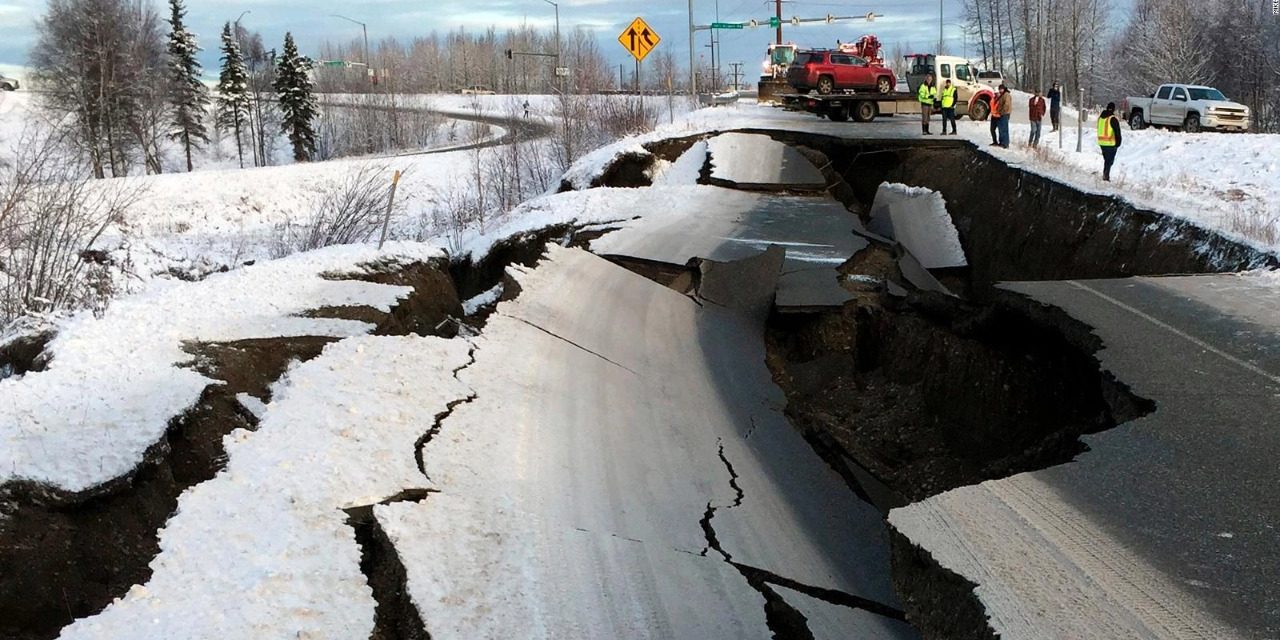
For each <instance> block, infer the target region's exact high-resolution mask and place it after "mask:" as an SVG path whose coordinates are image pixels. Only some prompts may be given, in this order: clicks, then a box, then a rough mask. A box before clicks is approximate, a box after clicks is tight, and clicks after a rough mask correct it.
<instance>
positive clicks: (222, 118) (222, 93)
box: [218, 22, 249, 169]
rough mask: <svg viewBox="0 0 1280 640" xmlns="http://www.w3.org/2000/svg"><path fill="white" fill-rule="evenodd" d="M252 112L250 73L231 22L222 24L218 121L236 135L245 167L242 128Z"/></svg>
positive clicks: (240, 156) (241, 165)
mask: <svg viewBox="0 0 1280 640" xmlns="http://www.w3.org/2000/svg"><path fill="white" fill-rule="evenodd" d="M248 115H249V73H248V71H246V70H245V67H244V57H243V56H241V55H240V45H239V43H237V42H236V37H235V35H234V34H233V33H232V32H231V23H230V22H228V23H226V24H225V25H223V27H222V72H221V74H219V76H218V124H219V125H220V126H223V127H227V128H230V129H231V130H232V131H234V132H235V134H236V155H237V156H239V158H240V168H242V169H243V168H244V145H243V144H242V143H241V136H240V130H241V127H243V126H244V125H245V120H246V119H247V118H248Z"/></svg>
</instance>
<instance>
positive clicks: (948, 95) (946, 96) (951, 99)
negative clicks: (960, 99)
mask: <svg viewBox="0 0 1280 640" xmlns="http://www.w3.org/2000/svg"><path fill="white" fill-rule="evenodd" d="M948 122H950V123H951V135H953V136H954V135H956V88H955V86H954V85H952V84H951V80H950V79H948V80H947V81H946V82H945V83H944V84H943V85H942V135H944V136H945V135H947V123H948Z"/></svg>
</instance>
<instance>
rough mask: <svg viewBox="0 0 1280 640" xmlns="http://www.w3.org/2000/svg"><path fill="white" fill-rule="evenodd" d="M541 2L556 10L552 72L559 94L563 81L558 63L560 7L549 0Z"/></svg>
mask: <svg viewBox="0 0 1280 640" xmlns="http://www.w3.org/2000/svg"><path fill="white" fill-rule="evenodd" d="M542 1H543V2H545V3H547V4H549V5H551V6H552V7H555V10H556V68H555V70H554V71H555V77H556V84H558V85H560V93H564V79H563V77H562V76H561V75H560V67H561V63H560V53H561V52H560V5H559V4H557V3H555V2H552V1H551V0H542Z"/></svg>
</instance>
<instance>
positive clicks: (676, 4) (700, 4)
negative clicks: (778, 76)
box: [0, 0, 976, 74]
mask: <svg viewBox="0 0 1280 640" xmlns="http://www.w3.org/2000/svg"><path fill="white" fill-rule="evenodd" d="M155 2H156V4H157V5H158V6H159V7H160V9H161V13H162V15H165V16H167V15H168V9H167V2H166V1H165V0H155ZM943 3H944V15H945V20H944V22H946V23H949V24H948V25H947V26H946V27H945V32H944V33H945V36H946V40H947V44H946V46H947V49H948V52H949V53H950V52H955V53H959V52H960V50H961V49H962V46H963V44H964V42H963V39H962V37H961V30H960V26H959V22H960V14H961V8H960V0H943ZM44 6H45V2H44V0H0V73H10V74H13V73H20V72H21V71H22V69H21V67H22V66H23V65H25V63H26V60H27V50H28V48H29V47H30V46H31V44H32V42H33V41H34V39H35V28H34V24H35V22H36V21H37V20H38V19H39V17H40V15H41V14H42V13H43V11H44ZM187 6H188V11H189V13H188V26H189V28H190V29H191V30H192V31H194V32H195V33H196V34H197V36H199V38H200V44H201V46H202V47H204V48H205V51H204V53H203V54H202V62H203V63H204V65H205V67H206V69H215V68H216V65H217V51H216V49H217V36H218V33H219V31H220V30H221V26H222V24H223V23H224V22H226V21H228V20H232V21H234V20H235V19H236V17H237V16H239V15H240V12H242V11H248V12H249V13H248V14H247V15H245V16H244V18H243V20H242V21H241V24H242V25H244V26H245V27H247V28H250V29H254V30H257V31H259V32H261V33H262V34H263V37H264V38H265V39H267V40H268V41H270V42H278V41H281V40H282V39H283V37H284V32H285V31H292V32H293V34H294V37H295V38H297V40H298V42H299V46H300V47H301V48H302V49H303V51H304V53H313V52H314V51H315V49H316V47H317V46H318V45H319V44H320V43H321V42H323V41H325V40H331V41H345V40H348V39H351V38H358V37H359V36H360V27H359V26H358V25H355V24H352V23H350V22H346V21H343V20H340V19H338V18H334V17H331V16H330V14H334V13H340V14H343V15H346V16H348V17H350V18H353V19H356V20H360V21H363V22H365V23H367V24H368V26H369V39H370V42H373V41H376V40H377V39H378V38H380V37H386V36H397V37H412V36H415V35H425V34H429V33H430V32H431V31H433V30H434V31H440V32H444V31H449V30H452V29H456V28H458V27H466V28H468V29H472V28H474V29H482V28H485V27H488V26H490V25H494V26H497V27H499V28H502V27H508V26H514V25H518V24H520V23H528V24H530V25H532V26H535V27H545V28H550V27H551V26H552V25H554V23H555V19H554V15H555V14H554V10H553V9H552V7H551V5H549V4H547V3H546V2H545V1H544V0H463V1H461V2H446V1H443V0H344V1H339V0H217V1H213V0H188V2H187ZM773 6H774V5H773V2H772V0H720V2H719V15H720V18H721V20H722V21H725V22H736V21H745V20H748V19H751V18H757V19H767V18H768V17H769V16H770V15H771V14H772V13H773ZM687 11H688V4H687V0H647V1H646V2H642V3H641V2H633V1H632V2H622V1H615V0H560V24H561V29H562V31H567V30H569V29H574V28H585V29H591V30H593V31H595V32H596V35H597V37H598V38H599V40H600V44H601V48H602V49H603V50H604V51H605V53H606V54H607V55H608V56H610V58H611V60H612V61H613V63H614V64H619V63H623V62H629V61H630V60H631V58H630V57H629V56H628V54H627V53H626V52H625V51H624V50H623V49H622V47H621V46H620V45H619V44H618V43H617V42H616V41H615V38H616V37H617V36H618V34H619V33H620V32H621V31H622V29H623V27H625V26H626V25H627V24H628V23H630V21H631V20H632V19H633V18H635V17H636V16H637V15H640V16H641V17H643V18H644V19H645V20H646V21H648V22H649V24H651V25H652V26H653V27H654V28H655V30H656V31H657V32H658V33H659V35H661V36H662V42H661V44H660V45H659V47H665V48H669V50H670V51H672V53H674V54H675V55H676V56H677V57H678V59H679V60H681V64H682V65H683V64H687V62H686V61H687V60H688V57H689V53H688V52H689V45H688V42H689V40H688V12H687ZM869 11H874V12H876V13H878V14H882V15H884V16H885V17H883V18H879V19H877V20H876V22H875V23H874V24H867V23H866V22H865V21H864V20H846V21H840V22H837V23H835V24H834V25H831V26H828V25H825V24H806V25H803V26H800V27H796V28H787V29H786V30H785V31H784V38H785V39H786V40H788V41H793V42H796V43H798V44H800V45H802V46H814V47H822V46H834V45H835V42H836V40H837V39H842V40H854V39H857V38H858V37H859V36H861V35H862V34H864V33H875V34H876V35H877V36H879V37H880V39H881V41H882V42H884V43H885V46H886V48H889V49H891V48H892V47H893V45H894V44H895V43H902V44H910V45H913V46H914V48H916V49H921V50H923V49H926V48H928V49H932V47H933V43H935V42H936V41H937V38H938V2H937V0H892V1H890V2H880V3H874V2H862V1H860V0H859V1H857V2H839V1H836V0H814V1H804V0H795V1H790V2H784V3H783V15H784V18H785V19H789V18H790V17H791V16H799V17H802V18H817V17H823V16H826V15H827V14H834V15H837V16H843V15H865V14H866V13H867V12H869ZM715 15H716V2H715V1H714V0H695V1H694V20H695V22H696V23H698V24H705V23H709V22H711V21H712V20H713V19H714V18H715ZM720 33H721V34H722V36H721V52H722V59H723V60H724V62H725V63H726V67H727V63H729V62H742V63H744V65H743V66H744V69H748V70H750V71H749V72H748V73H749V74H750V73H755V70H757V69H759V66H760V62H761V61H762V60H763V59H764V53H765V48H766V47H767V46H768V44H769V43H770V42H771V41H772V38H773V32H772V30H770V29H768V28H759V29H744V30H742V31H722V32H720ZM707 41H708V34H707V32H699V34H698V42H697V44H698V45H699V46H698V47H697V49H696V50H697V55H699V56H704V55H707V53H708V51H709V49H707V48H706V47H705V46H702V45H705V44H706V43H707ZM969 46H970V49H971V51H970V53H971V54H973V49H975V48H976V47H975V45H974V44H973V43H969ZM974 57H976V55H975V56H974Z"/></svg>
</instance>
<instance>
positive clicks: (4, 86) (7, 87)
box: [0, 82, 17, 91]
mask: <svg viewBox="0 0 1280 640" xmlns="http://www.w3.org/2000/svg"><path fill="white" fill-rule="evenodd" d="M0 89H2V90H4V91H17V88H15V87H14V86H13V85H11V84H9V83H8V82H6V83H4V84H0Z"/></svg>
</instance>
